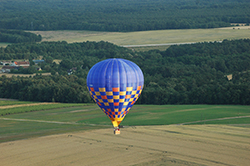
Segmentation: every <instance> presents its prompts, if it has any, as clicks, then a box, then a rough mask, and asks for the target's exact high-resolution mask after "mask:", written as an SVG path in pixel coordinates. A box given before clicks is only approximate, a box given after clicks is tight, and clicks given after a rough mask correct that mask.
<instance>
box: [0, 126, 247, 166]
mask: <svg viewBox="0 0 250 166" xmlns="http://www.w3.org/2000/svg"><path fill="white" fill-rule="evenodd" d="M0 154H1V155H0V165H4V166H9V165H13V166H16V165H25V166H44V165H47V166H48V165H52V166H54V165H67V166H68V165H74V166H75V165H80V166H84V165H89V166H90V165H91V166H93V165H98V166H100V165H116V166H119V165H124V166H128V165H140V166H142V165H148V166H154V165H155V166H156V165H168V166H187V165H188V166H198V165H199V166H203V165H207V166H211V165H213V166H232V165H235V166H248V165H249V163H250V128H249V127H237V126H227V125H168V126H143V127H142V126H140V127H128V128H122V129H121V134H120V135H113V132H112V129H101V130H92V131H84V132H75V133H67V134H59V135H50V136H44V137H38V138H32V139H26V140H18V141H13V142H5V143H1V144H0Z"/></svg>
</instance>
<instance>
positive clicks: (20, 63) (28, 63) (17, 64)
mask: <svg viewBox="0 0 250 166" xmlns="http://www.w3.org/2000/svg"><path fill="white" fill-rule="evenodd" d="M14 63H15V64H16V66H22V67H24V66H30V62H26V61H23V62H14Z"/></svg>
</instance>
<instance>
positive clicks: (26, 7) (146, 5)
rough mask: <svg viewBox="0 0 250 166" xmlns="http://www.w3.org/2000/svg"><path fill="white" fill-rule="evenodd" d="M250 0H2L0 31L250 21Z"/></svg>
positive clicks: (139, 27)
mask: <svg viewBox="0 0 250 166" xmlns="http://www.w3.org/2000/svg"><path fill="white" fill-rule="evenodd" d="M249 8H250V3H249V0H237V1H236V0H226V1H225V0H209V1H208V0H178V1H175V0H154V1H150V0H136V1H134V0H95V1H90V0H70V1H69V0H40V1H37V0H11V1H10V0H1V1H0V15H1V17H0V29H19V30H31V31H32V30H92V31H120V32H125V31H145V30H161V29H194V28H217V27H226V26H230V23H245V24H247V25H249V23H250V10H249Z"/></svg>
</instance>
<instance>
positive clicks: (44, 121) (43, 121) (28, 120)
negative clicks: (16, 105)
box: [0, 117, 111, 126]
mask: <svg viewBox="0 0 250 166" xmlns="http://www.w3.org/2000/svg"><path fill="white" fill-rule="evenodd" d="M0 120H10V121H11V120H12V121H21V122H38V123H53V124H72V125H85V126H111V125H100V124H89V123H76V122H59V121H46V120H32V119H15V118H1V117H0Z"/></svg>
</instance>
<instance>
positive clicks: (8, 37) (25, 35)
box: [0, 29, 42, 43]
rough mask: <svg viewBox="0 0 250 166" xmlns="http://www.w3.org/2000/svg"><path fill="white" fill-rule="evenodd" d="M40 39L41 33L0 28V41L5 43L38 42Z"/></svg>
mask: <svg viewBox="0 0 250 166" xmlns="http://www.w3.org/2000/svg"><path fill="white" fill-rule="evenodd" d="M40 41H42V36H41V35H36V34H34V33H31V32H25V31H22V30H7V29H0V42H7V43H24V42H40Z"/></svg>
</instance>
